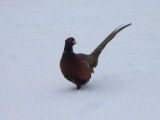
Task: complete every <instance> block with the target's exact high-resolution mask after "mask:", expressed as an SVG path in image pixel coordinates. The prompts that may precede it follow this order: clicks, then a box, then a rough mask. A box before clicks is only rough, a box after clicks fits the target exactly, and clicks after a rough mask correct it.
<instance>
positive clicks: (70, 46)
mask: <svg viewBox="0 0 160 120" xmlns="http://www.w3.org/2000/svg"><path fill="white" fill-rule="evenodd" d="M64 52H68V53H73V46H72V45H65V47H64Z"/></svg>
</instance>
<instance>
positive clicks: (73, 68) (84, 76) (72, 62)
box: [60, 23, 131, 89]
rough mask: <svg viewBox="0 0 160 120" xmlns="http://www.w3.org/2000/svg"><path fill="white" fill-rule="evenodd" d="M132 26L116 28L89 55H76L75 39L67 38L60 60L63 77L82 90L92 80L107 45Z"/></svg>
mask: <svg viewBox="0 0 160 120" xmlns="http://www.w3.org/2000/svg"><path fill="white" fill-rule="evenodd" d="M130 25H131V23H130V24H127V25H124V26H120V27H118V28H116V29H115V30H114V31H113V32H112V33H110V34H109V35H108V36H107V37H106V38H105V39H104V41H102V43H101V44H100V45H99V46H98V47H97V48H96V49H95V50H94V51H93V52H92V53H90V54H89V55H86V54H82V53H79V54H76V53H74V51H73V45H75V44H76V41H75V39H74V38H73V37H69V38H67V39H66V40H65V47H64V51H63V54H62V58H61V60H60V68H61V72H62V74H63V76H64V77H65V78H66V79H67V80H69V81H70V82H72V83H74V84H75V85H76V86H77V89H80V88H81V86H82V85H84V84H86V83H87V82H88V81H89V80H90V78H91V74H92V73H94V70H93V68H95V67H96V66H97V63H98V57H99V55H100V54H101V52H102V50H103V49H104V47H105V46H106V45H107V43H109V42H110V41H111V40H112V39H113V38H114V37H115V36H116V35H117V33H119V32H120V31H121V30H123V29H124V28H126V27H128V26H130Z"/></svg>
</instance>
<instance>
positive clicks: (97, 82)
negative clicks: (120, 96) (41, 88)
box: [59, 76, 125, 93]
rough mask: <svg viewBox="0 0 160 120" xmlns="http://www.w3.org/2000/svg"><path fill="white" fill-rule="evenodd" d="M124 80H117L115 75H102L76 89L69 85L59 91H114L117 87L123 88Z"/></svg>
mask: <svg viewBox="0 0 160 120" xmlns="http://www.w3.org/2000/svg"><path fill="white" fill-rule="evenodd" d="M124 82H125V81H124V80H119V78H118V77H117V76H103V77H102V78H101V79H92V80H91V81H89V83H87V84H86V85H84V86H82V87H81V89H79V90H77V89H76V86H75V85H74V84H73V85H69V86H66V87H65V88H61V89H60V91H59V92H62V93H63V92H64V93H71V92H73V93H75V92H77V91H81V92H85V91H87V92H96V91H110V92H111V91H115V90H117V88H118V89H119V88H120V89H121V88H122V89H123V88H125V83H124Z"/></svg>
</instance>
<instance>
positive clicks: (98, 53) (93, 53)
mask: <svg viewBox="0 0 160 120" xmlns="http://www.w3.org/2000/svg"><path fill="white" fill-rule="evenodd" d="M130 25H131V23H130V24H127V25H124V26H119V27H118V28H116V29H115V30H114V31H113V32H112V33H111V34H110V35H108V36H107V37H106V38H105V39H104V41H103V42H102V43H101V44H100V45H99V46H98V47H97V48H96V49H95V50H94V51H93V52H92V53H91V55H93V56H95V57H98V56H99V55H100V53H101V52H102V50H103V49H104V47H105V46H106V45H107V43H109V42H110V41H111V40H112V39H113V38H114V37H115V36H116V35H117V33H119V32H120V31H121V30H123V29H124V28H126V27H128V26H130Z"/></svg>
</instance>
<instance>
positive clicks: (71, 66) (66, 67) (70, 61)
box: [60, 52, 92, 85]
mask: <svg viewBox="0 0 160 120" xmlns="http://www.w3.org/2000/svg"><path fill="white" fill-rule="evenodd" d="M85 57H86V55H84V54H74V53H67V52H64V53H63V55H62V59H61V61H60V67H61V71H62V73H63V75H64V77H65V78H66V79H68V80H69V81H71V82H73V83H75V84H76V85H79V84H81V85H84V84H85V83H87V82H88V81H89V79H90V78H91V73H92V70H91V68H90V65H89V63H88V62H87V61H85Z"/></svg>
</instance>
